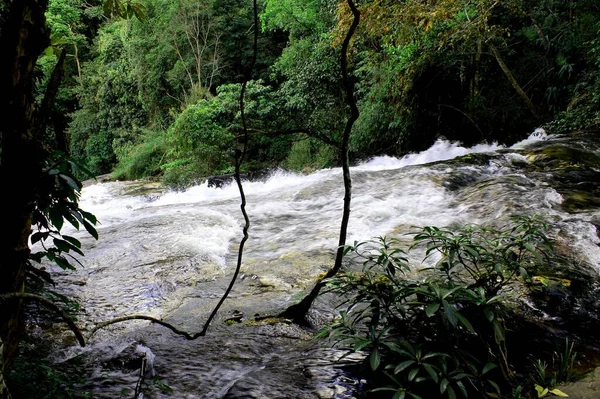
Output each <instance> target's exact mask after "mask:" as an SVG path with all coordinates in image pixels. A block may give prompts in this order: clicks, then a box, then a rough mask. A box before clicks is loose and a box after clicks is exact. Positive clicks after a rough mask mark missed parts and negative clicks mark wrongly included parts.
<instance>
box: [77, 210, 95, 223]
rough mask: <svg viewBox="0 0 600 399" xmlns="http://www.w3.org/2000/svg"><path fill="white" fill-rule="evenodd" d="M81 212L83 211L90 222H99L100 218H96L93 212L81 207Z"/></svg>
mask: <svg viewBox="0 0 600 399" xmlns="http://www.w3.org/2000/svg"><path fill="white" fill-rule="evenodd" d="M79 213H81V214H82V215H83V217H84V218H85V219H87V220H88V221H89V222H90V223H92V224H96V223H98V220H97V219H96V216H94V215H93V214H91V213H89V212H86V211H84V210H83V209H80V210H79Z"/></svg>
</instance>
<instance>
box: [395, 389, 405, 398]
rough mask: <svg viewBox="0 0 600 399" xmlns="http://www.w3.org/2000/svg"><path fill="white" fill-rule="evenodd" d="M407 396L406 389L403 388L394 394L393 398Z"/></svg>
mask: <svg viewBox="0 0 600 399" xmlns="http://www.w3.org/2000/svg"><path fill="white" fill-rule="evenodd" d="M405 397H406V391H405V390H401V391H398V392H396V393H395V394H394V396H393V397H392V399H404V398H405Z"/></svg>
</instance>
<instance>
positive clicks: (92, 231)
mask: <svg viewBox="0 0 600 399" xmlns="http://www.w3.org/2000/svg"><path fill="white" fill-rule="evenodd" d="M83 226H84V227H85V229H86V230H87V232H88V233H89V234H90V235H91V236H92V237H94V238H95V239H96V240H97V239H98V232H97V231H96V229H95V228H94V226H92V225H91V224H90V223H89V222H88V221H87V220H84V221H83Z"/></svg>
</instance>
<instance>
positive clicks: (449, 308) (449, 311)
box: [442, 300, 458, 327]
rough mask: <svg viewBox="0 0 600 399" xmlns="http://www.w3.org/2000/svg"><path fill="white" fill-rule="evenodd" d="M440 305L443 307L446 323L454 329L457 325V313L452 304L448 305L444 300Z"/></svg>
mask: <svg viewBox="0 0 600 399" xmlns="http://www.w3.org/2000/svg"><path fill="white" fill-rule="evenodd" d="M442 304H443V305H444V315H445V316H446V319H448V322H449V323H450V324H452V326H453V327H456V324H457V323H458V316H457V315H458V312H457V311H456V309H455V308H454V306H453V305H452V304H450V303H448V301H446V300H444V301H443V302H442Z"/></svg>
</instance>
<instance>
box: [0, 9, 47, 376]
mask: <svg viewBox="0 0 600 399" xmlns="http://www.w3.org/2000/svg"><path fill="white" fill-rule="evenodd" d="M47 6H48V2H47V0H19V1H12V2H10V3H8V4H7V9H5V11H4V15H3V17H4V18H3V20H2V26H1V27H0V54H2V58H1V61H0V93H2V95H0V109H2V112H3V115H5V117H3V118H0V134H1V136H2V158H1V163H0V187H2V189H3V190H7V191H9V193H10V194H9V195H5V196H3V207H2V210H3V214H2V231H3V237H2V239H1V240H0V254H2V256H0V295H2V294H6V293H10V292H20V291H22V290H23V284H24V279H25V272H24V270H25V264H26V262H27V258H28V256H29V253H30V250H29V245H28V238H29V234H30V233H31V222H32V215H33V210H34V207H35V199H36V192H37V182H38V181H39V177H40V175H41V170H42V164H43V160H44V158H45V152H44V150H43V148H41V146H40V141H39V132H38V131H37V130H36V127H37V126H38V124H37V122H36V114H35V98H34V76H33V70H34V67H35V64H36V62H37V59H38V57H39V55H40V54H41V53H42V51H43V50H44V49H45V48H46V47H47V46H48V44H49V42H50V40H49V30H48V29H47V27H46V18H45V16H44V12H45V11H46V8H47ZM22 326H23V320H22V311H21V305H20V303H19V302H18V301H17V302H15V303H14V304H11V305H7V306H5V307H4V308H3V309H2V312H1V313H0V339H2V342H3V343H4V358H3V359H4V366H6V365H8V364H10V362H11V361H12V359H13V357H14V355H15V353H16V349H17V346H18V344H19V339H20V334H21V328H22Z"/></svg>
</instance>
